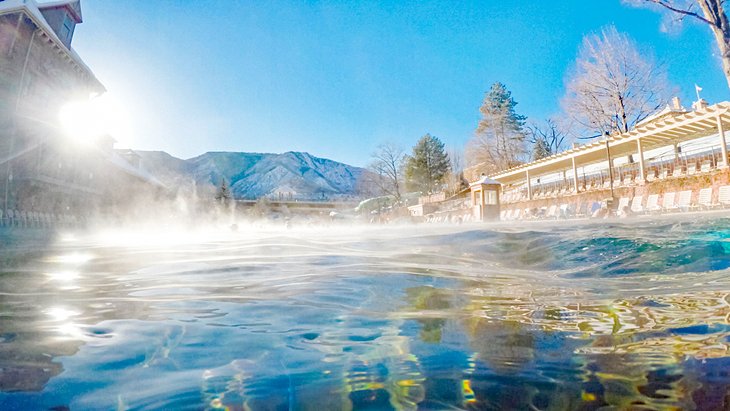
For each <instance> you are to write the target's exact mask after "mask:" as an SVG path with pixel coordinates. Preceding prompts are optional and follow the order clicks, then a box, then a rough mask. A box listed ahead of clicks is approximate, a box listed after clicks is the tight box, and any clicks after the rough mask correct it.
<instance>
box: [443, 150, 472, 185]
mask: <svg viewBox="0 0 730 411" xmlns="http://www.w3.org/2000/svg"><path fill="white" fill-rule="evenodd" d="M448 155H449V164H450V166H449V172H448V173H447V174H446V187H447V190H448V192H449V194H456V193H458V192H459V191H461V189H462V188H464V187H465V186H467V187H468V184H469V182H468V181H467V180H466V179H465V178H464V152H463V151H462V150H457V149H453V148H452V149H450V150H449V152H448Z"/></svg>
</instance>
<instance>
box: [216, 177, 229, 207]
mask: <svg viewBox="0 0 730 411" xmlns="http://www.w3.org/2000/svg"><path fill="white" fill-rule="evenodd" d="M231 198H232V196H231V191H230V190H229V189H228V183H227V182H226V179H225V178H222V179H221V184H220V185H219V186H218V190H217V191H216V193H215V199H216V201H218V202H219V203H221V204H224V205H227V204H228V203H229V202H230V200H231Z"/></svg>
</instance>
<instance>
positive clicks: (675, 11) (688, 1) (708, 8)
mask: <svg viewBox="0 0 730 411" xmlns="http://www.w3.org/2000/svg"><path fill="white" fill-rule="evenodd" d="M625 2H627V3H630V4H634V5H640V4H649V5H652V6H654V7H656V8H663V9H664V10H666V11H667V12H668V13H671V14H672V15H674V16H675V17H676V18H675V19H674V21H675V22H681V21H682V20H684V19H685V18H686V17H691V18H693V19H694V20H695V21H700V22H702V23H704V24H707V25H708V26H709V27H710V30H712V34H713V35H714V36H715V41H716V42H717V47H718V48H719V49H720V57H721V59H722V71H723V73H724V74H725V79H726V81H727V83H728V87H730V21H728V17H727V14H726V13H725V0H625ZM698 8H699V10H697V9H698Z"/></svg>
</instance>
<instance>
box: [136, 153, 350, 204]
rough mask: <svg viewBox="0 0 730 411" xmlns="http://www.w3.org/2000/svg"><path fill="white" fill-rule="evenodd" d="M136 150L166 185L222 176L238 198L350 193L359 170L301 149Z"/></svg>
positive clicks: (312, 197)
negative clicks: (180, 154)
mask: <svg viewBox="0 0 730 411" xmlns="http://www.w3.org/2000/svg"><path fill="white" fill-rule="evenodd" d="M136 152H137V153H138V154H139V155H140V156H141V157H142V164H143V167H144V168H145V169H147V170H148V171H149V172H150V173H152V174H153V175H154V176H155V177H157V178H158V179H159V180H160V181H162V182H163V183H165V184H167V185H168V186H169V187H171V188H174V187H179V186H184V185H189V184H192V183H195V184H197V185H201V186H207V185H213V186H218V185H220V183H221V181H222V180H223V179H225V181H226V183H227V184H228V186H229V187H230V189H231V192H232V193H233V196H234V197H235V198H240V199H256V198H260V197H270V198H271V197H274V198H277V197H281V198H286V199H296V200H324V199H336V198H344V197H353V196H355V195H356V184H357V180H358V178H359V177H360V175H361V174H362V172H363V169H361V168H359V167H354V166H350V165H347V164H343V163H339V162H337V161H332V160H328V159H325V158H319V157H315V156H312V155H311V154H308V153H301V152H287V153H283V154H268V153H232V152H209V153H205V154H203V155H200V156H198V157H194V158H191V159H189V160H181V159H179V158H176V157H173V156H171V155H169V154H167V153H165V152H162V151H136Z"/></svg>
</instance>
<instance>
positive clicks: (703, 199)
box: [697, 187, 713, 209]
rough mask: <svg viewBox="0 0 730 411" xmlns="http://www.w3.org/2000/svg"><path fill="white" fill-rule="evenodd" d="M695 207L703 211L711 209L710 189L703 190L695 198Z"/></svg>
mask: <svg viewBox="0 0 730 411" xmlns="http://www.w3.org/2000/svg"><path fill="white" fill-rule="evenodd" d="M697 206H698V207H700V208H704V209H709V208H712V207H713V204H712V187H707V188H703V189H702V190H700V194H699V196H698V197H697Z"/></svg>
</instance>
